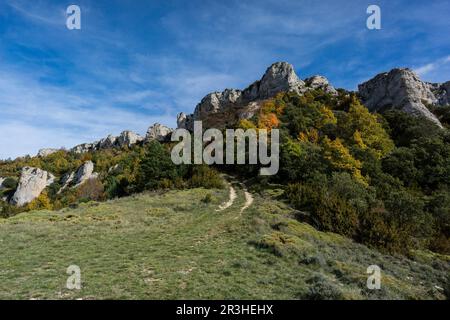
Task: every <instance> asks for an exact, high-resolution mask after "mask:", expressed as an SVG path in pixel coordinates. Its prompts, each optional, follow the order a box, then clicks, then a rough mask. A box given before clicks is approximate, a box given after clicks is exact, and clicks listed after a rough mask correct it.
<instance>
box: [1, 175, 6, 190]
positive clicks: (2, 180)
mask: <svg viewBox="0 0 450 320" xmlns="http://www.w3.org/2000/svg"><path fill="white" fill-rule="evenodd" d="M5 180H6V178H3V177H0V190H1V189H3V182H4V181H5Z"/></svg>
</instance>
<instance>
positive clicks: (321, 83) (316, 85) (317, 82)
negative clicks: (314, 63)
mask: <svg viewBox="0 0 450 320" xmlns="http://www.w3.org/2000/svg"><path fill="white" fill-rule="evenodd" d="M305 84H306V86H307V87H308V88H311V89H313V90H316V89H322V90H323V91H325V92H326V93H330V94H332V95H337V91H336V89H335V88H334V87H333V86H332V85H331V84H330V82H329V81H328V79H327V78H325V77H323V76H319V75H316V76H312V77H311V78H307V79H305Z"/></svg>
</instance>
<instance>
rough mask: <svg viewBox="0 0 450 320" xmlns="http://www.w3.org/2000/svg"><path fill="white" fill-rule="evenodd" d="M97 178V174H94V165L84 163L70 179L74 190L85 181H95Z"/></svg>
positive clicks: (89, 162)
mask: <svg viewBox="0 0 450 320" xmlns="http://www.w3.org/2000/svg"><path fill="white" fill-rule="evenodd" d="M97 177H98V174H97V173H94V163H93V162H92V161H86V162H85V163H84V164H83V165H82V166H81V167H79V168H78V170H77V172H76V173H75V175H74V176H73V177H72V181H73V182H74V183H75V188H76V187H79V186H80V185H82V184H83V183H84V182H85V181H87V180H89V179H95V178H97ZM72 181H70V182H69V183H71V182H72Z"/></svg>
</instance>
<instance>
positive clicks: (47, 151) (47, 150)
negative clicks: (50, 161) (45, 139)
mask: <svg viewBox="0 0 450 320" xmlns="http://www.w3.org/2000/svg"><path fill="white" fill-rule="evenodd" d="M58 151H59V149H51V148H45V149H41V150H39V152H38V154H37V155H38V157H41V158H43V157H47V156H49V155H51V154H53V153H55V152H58Z"/></svg>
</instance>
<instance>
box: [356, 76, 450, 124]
mask: <svg viewBox="0 0 450 320" xmlns="http://www.w3.org/2000/svg"><path fill="white" fill-rule="evenodd" d="M358 89H359V95H360V97H361V99H362V102H363V103H364V105H365V106H366V107H367V108H368V109H369V110H370V111H383V110H386V109H392V108H394V109H399V110H403V111H405V112H407V113H410V114H413V115H416V116H422V117H425V118H427V119H429V120H431V121H432V122H434V123H435V124H436V125H438V126H439V127H441V128H442V125H441V123H440V122H439V120H438V119H437V118H436V117H435V116H434V115H433V114H432V113H431V112H430V111H429V110H428V108H427V107H426V106H425V103H427V104H437V103H438V100H437V99H436V97H435V95H434V94H433V92H432V91H431V89H430V85H428V84H427V83H424V82H422V81H421V80H420V79H419V77H418V76H417V75H416V74H415V73H414V72H413V71H412V70H410V69H393V70H391V71H390V72H386V73H381V74H379V75H377V76H376V77H375V78H373V79H372V80H369V81H367V82H365V83H363V84H360V85H359V86H358Z"/></svg>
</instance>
